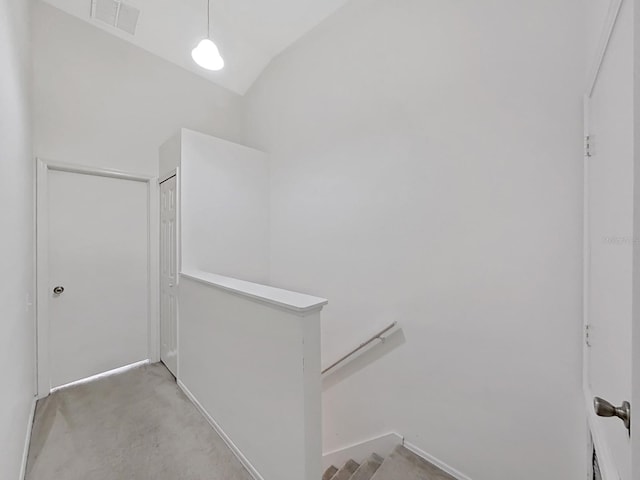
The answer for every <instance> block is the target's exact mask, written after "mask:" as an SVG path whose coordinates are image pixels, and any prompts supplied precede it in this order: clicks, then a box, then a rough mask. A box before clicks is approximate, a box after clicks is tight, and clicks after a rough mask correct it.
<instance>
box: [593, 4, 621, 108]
mask: <svg viewBox="0 0 640 480" xmlns="http://www.w3.org/2000/svg"><path fill="white" fill-rule="evenodd" d="M621 7H622V0H611V3H610V4H609V11H608V12H607V18H606V20H605V22H604V27H603V29H602V36H601V37H600V42H599V44H598V49H597V51H596V59H595V61H594V63H593V66H592V67H591V71H590V73H589V76H588V77H587V90H586V96H587V97H588V98H591V96H592V95H593V91H594V90H595V88H596V83H597V82H598V77H599V76H600V71H601V70H602V64H603V62H604V58H605V56H606V54H607V49H608V48H609V43H610V42H611V37H612V36H613V30H614V29H615V26H616V21H617V20H618V15H619V13H620V8H621Z"/></svg>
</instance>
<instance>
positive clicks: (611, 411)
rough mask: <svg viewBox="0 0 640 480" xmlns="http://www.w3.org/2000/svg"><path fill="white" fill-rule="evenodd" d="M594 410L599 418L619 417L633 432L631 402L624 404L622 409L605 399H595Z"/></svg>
mask: <svg viewBox="0 0 640 480" xmlns="http://www.w3.org/2000/svg"><path fill="white" fill-rule="evenodd" d="M593 409H594V410H595V412H596V415H598V416H599V417H618V418H619V419H620V420H622V421H623V422H624V426H625V427H627V430H629V432H631V404H630V403H629V402H622V406H621V407H616V406H614V405H612V404H611V403H609V402H607V401H606V400H604V399H603V398H600V397H595V398H594V399H593Z"/></svg>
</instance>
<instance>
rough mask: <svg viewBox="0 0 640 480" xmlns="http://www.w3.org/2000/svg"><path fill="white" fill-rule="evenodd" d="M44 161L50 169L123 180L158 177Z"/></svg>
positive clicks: (142, 179) (141, 179)
mask: <svg viewBox="0 0 640 480" xmlns="http://www.w3.org/2000/svg"><path fill="white" fill-rule="evenodd" d="M39 160H40V161H42V162H44V163H45V164H46V166H47V169H49V170H55V171H58V172H69V173H80V174H84V175H95V176H98V177H109V178H119V179H121V180H132V181H134V182H149V181H151V180H153V179H154V178H156V177H153V176H150V175H145V174H142V173H131V172H125V171H123V170H114V169H111V168H101V167H90V166H87V165H77V164H73V163H63V162H51V161H49V160H43V159H39Z"/></svg>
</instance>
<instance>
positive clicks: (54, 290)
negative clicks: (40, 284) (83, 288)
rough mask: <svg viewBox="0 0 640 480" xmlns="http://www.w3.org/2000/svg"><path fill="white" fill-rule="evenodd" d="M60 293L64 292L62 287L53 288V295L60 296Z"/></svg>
mask: <svg viewBox="0 0 640 480" xmlns="http://www.w3.org/2000/svg"><path fill="white" fill-rule="evenodd" d="M62 292H64V287H60V286H57V287H54V288H53V293H55V294H56V295H60V294H61V293H62Z"/></svg>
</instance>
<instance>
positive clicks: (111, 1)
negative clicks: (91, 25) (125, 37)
mask: <svg viewBox="0 0 640 480" xmlns="http://www.w3.org/2000/svg"><path fill="white" fill-rule="evenodd" d="M91 16H92V17H93V18H94V19H96V20H98V21H100V22H102V23H106V24H107V25H109V26H111V27H114V28H117V29H118V30H122V31H123V32H126V33H128V34H129V35H135V33H136V27H137V25H138V18H139V17H140V10H139V9H137V8H135V7H133V6H131V5H128V4H126V3H124V2H122V1H119V0H92V2H91Z"/></svg>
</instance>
